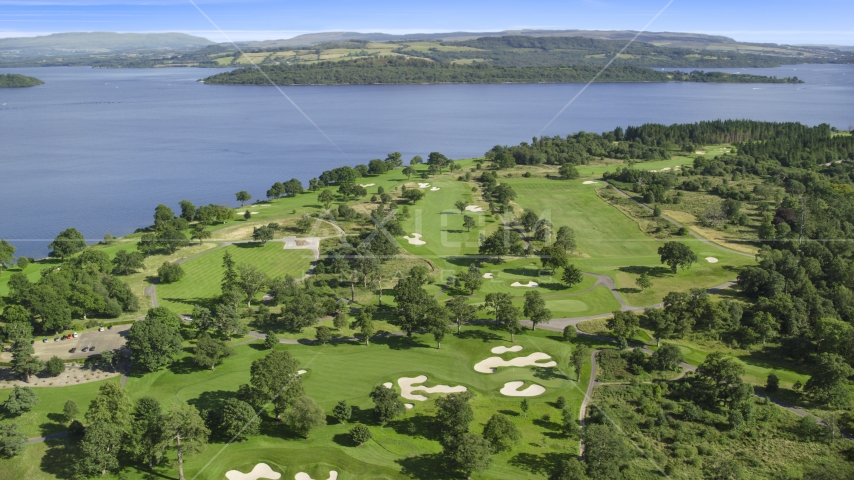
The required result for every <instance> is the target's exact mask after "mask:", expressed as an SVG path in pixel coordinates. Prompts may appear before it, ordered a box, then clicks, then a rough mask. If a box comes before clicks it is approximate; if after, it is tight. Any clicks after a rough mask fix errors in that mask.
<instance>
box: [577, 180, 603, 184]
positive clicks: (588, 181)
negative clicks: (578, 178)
mask: <svg viewBox="0 0 854 480" xmlns="http://www.w3.org/2000/svg"><path fill="white" fill-rule="evenodd" d="M594 183H599V182H594V181H593V180H587V181H586V182H581V184H582V185H593V184H594Z"/></svg>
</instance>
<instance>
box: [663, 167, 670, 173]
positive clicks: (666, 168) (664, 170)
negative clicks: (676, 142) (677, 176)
mask: <svg viewBox="0 0 854 480" xmlns="http://www.w3.org/2000/svg"><path fill="white" fill-rule="evenodd" d="M668 170H670V167H664V168H662V169H661V171H662V172H666V171H668Z"/></svg>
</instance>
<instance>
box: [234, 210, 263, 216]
mask: <svg viewBox="0 0 854 480" xmlns="http://www.w3.org/2000/svg"><path fill="white" fill-rule="evenodd" d="M244 213H246V210H243V211H242V212H234V214H235V215H243V214H244ZM249 214H250V215H258V212H249Z"/></svg>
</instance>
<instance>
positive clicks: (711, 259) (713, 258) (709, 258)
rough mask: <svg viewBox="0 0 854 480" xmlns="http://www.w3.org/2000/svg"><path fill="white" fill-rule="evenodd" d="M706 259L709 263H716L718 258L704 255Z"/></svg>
mask: <svg viewBox="0 0 854 480" xmlns="http://www.w3.org/2000/svg"><path fill="white" fill-rule="evenodd" d="M706 261H707V262H709V263H718V259H717V258H715V257H706Z"/></svg>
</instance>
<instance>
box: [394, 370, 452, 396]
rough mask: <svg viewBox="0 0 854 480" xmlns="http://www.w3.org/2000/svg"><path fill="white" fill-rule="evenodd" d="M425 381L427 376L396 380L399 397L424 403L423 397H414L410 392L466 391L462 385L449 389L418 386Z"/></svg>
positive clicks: (448, 387)
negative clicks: (398, 387)
mask: <svg viewBox="0 0 854 480" xmlns="http://www.w3.org/2000/svg"><path fill="white" fill-rule="evenodd" d="M426 381H427V375H419V376H417V377H401V378H398V379H397V384H398V385H399V386H400V396H401V397H403V398H405V399H407V400H416V401H419V402H426V401H427V397H425V396H424V395H414V394H413V393H412V392H414V391H416V390H418V391H422V392H424V393H460V392H465V391H466V390H468V389H467V388H466V387H464V386H462V385H457V386H456V387H450V386H448V385H436V386H435V387H425V386H423V385H420V384H422V383H424V382H426Z"/></svg>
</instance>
